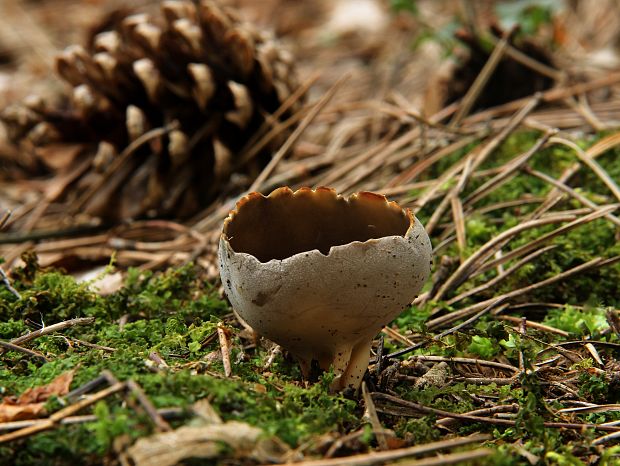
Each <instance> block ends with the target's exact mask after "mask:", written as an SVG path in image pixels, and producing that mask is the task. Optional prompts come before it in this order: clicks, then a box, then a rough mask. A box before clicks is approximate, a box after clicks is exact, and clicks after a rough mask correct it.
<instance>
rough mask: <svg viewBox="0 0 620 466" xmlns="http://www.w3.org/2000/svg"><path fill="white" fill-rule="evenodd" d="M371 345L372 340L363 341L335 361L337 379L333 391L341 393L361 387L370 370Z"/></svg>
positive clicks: (333, 384) (332, 385) (332, 386)
mask: <svg viewBox="0 0 620 466" xmlns="http://www.w3.org/2000/svg"><path fill="white" fill-rule="evenodd" d="M371 344H372V341H371V340H368V341H366V340H364V341H361V342H359V343H357V344H356V345H355V346H353V348H351V349H349V350H347V351H346V352H343V353H342V357H339V358H337V359H334V372H335V373H336V377H335V378H334V381H333V382H332V384H331V386H330V388H331V390H333V391H340V390H343V389H345V388H349V387H350V388H358V387H359V386H360V384H361V383H362V378H363V377H364V373H365V372H366V369H367V368H368V361H369V359H370V346H371ZM345 357H346V359H345Z"/></svg>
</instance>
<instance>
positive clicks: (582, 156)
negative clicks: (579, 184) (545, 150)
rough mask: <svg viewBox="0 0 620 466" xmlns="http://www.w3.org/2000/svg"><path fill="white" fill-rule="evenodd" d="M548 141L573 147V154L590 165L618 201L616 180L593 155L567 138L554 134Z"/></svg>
mask: <svg viewBox="0 0 620 466" xmlns="http://www.w3.org/2000/svg"><path fill="white" fill-rule="evenodd" d="M549 142H551V143H558V144H563V145H565V146H567V147H570V148H571V149H573V150H574V151H575V154H577V157H579V160H581V161H582V162H583V163H585V164H586V165H587V166H588V167H590V169H591V170H592V171H593V172H594V173H595V174H596V176H598V177H599V178H600V179H601V181H602V182H603V183H604V184H605V186H607V187H608V188H609V190H610V191H611V192H612V193H613V195H614V196H615V197H616V199H617V200H618V201H620V187H618V185H617V184H616V182H615V181H614V180H613V179H612V178H611V177H610V176H609V174H608V173H607V172H606V171H605V169H603V167H601V166H600V165H599V164H598V162H597V161H596V160H594V157H592V156H590V155H589V154H588V153H587V152H586V151H584V150H583V149H581V147H579V146H578V145H577V144H575V143H574V142H573V141H570V140H568V139H565V138H562V137H558V136H554V137H552V138H551V139H550V140H549Z"/></svg>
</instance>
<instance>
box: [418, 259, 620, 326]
mask: <svg viewBox="0 0 620 466" xmlns="http://www.w3.org/2000/svg"><path fill="white" fill-rule="evenodd" d="M618 261H620V256H615V257H612V258H610V259H605V260H603V259H602V258H601V257H595V258H594V259H592V260H590V261H588V262H585V263H583V264H580V265H578V266H575V267H573V268H571V269H568V270H565V271H564V272H562V273H559V274H557V275H554V276H553V277H549V278H547V279H545V280H541V281H539V282H536V283H532V284H531V285H527V286H524V287H522V288H518V289H515V290H512V291H510V292H508V293H505V294H503V295H501V296H499V297H495V298H490V299H487V300H486V301H481V302H479V303H476V304H473V305H471V306H469V307H467V308H465V309H461V310H459V311H456V312H452V313H450V314H447V315H445V316H442V317H438V318H436V319H432V320H430V321H428V322H427V324H426V327H427V328H428V329H429V330H433V329H436V328H437V327H440V326H443V325H446V324H449V323H451V322H454V321H455V320H458V319H461V318H463V317H466V316H468V315H471V314H474V313H476V312H478V310H479V309H480V308H484V307H485V306H489V305H491V304H493V303H494V302H495V301H496V300H498V299H500V298H503V299H511V298H514V297H516V296H521V295H526V294H527V293H529V292H531V291H534V290H536V289H538V288H542V287H545V286H548V285H551V284H553V283H555V282H558V281H561V280H564V279H566V278H569V277H571V276H573V275H576V274H579V273H581V272H584V271H586V270H589V269H592V268H597V267H602V266H605V265H610V264H613V263H615V262H618Z"/></svg>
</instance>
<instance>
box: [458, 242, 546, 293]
mask: <svg viewBox="0 0 620 466" xmlns="http://www.w3.org/2000/svg"><path fill="white" fill-rule="evenodd" d="M555 247H556V246H555V245H553V244H552V245H549V246H545V247H544V248H541V249H538V250H536V251H534V252H533V253H531V254H528V255H527V256H525V257H523V258H521V259H520V260H519V261H517V262H516V263H515V264H513V265H512V266H511V267H510V268H508V269H506V270H504V271H503V272H501V273H499V274H497V276H496V277H495V278H492V279H491V280H489V281H488V282H486V283H483V284H482V285H479V286H476V287H474V288H472V289H470V290H467V291H464V292H463V293H461V294H459V295H458V296H455V297H454V298H451V299H449V300H448V301H447V304H449V305H453V304H455V303H457V302H459V301H462V300H463V299H465V298H468V297H470V296H473V295H475V294H477V293H480V292H482V291H485V290H488V289H490V288H492V287H494V286H495V285H497V284H498V283H499V282H501V281H502V280H503V279H505V278H507V277H508V276H510V275H511V274H513V273H514V272H516V271H517V270H519V269H520V268H521V267H523V266H524V265H525V264H527V263H529V262H531V261H533V260H534V259H535V258H537V257H538V256H541V255H542V254H544V253H546V252H547V251H550V250H551V249H554V248H555Z"/></svg>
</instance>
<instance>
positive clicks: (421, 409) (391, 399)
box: [371, 392, 620, 432]
mask: <svg viewBox="0 0 620 466" xmlns="http://www.w3.org/2000/svg"><path fill="white" fill-rule="evenodd" d="M371 395H372V396H373V399H374V400H375V402H377V401H385V402H387V403H392V404H395V405H397V406H399V407H403V408H408V409H409V410H410V412H409V415H414V413H422V414H431V415H433V414H434V415H437V416H441V417H449V418H454V419H460V420H463V421H470V422H482V423H487V424H493V425H499V426H515V425H517V421H513V420H509V419H497V418H488V417H481V416H470V415H468V414H457V413H451V412H448V411H444V410H441V409H435V408H430V407H428V406H424V405H421V404H419V403H414V402H412V401H406V400H403V399H401V398H398V397H395V396H392V395H388V394H387V393H378V392H375V393H372V394H371ZM378 410H379V411H381V410H382V408H379V407H378ZM544 425H545V427H550V428H557V429H562V428H564V429H575V430H582V429H597V430H602V431H608V432H618V431H620V426H619V427H616V426H609V425H605V424H588V423H576V422H575V423H573V422H545V423H544Z"/></svg>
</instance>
